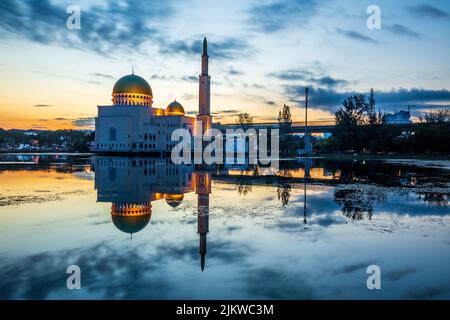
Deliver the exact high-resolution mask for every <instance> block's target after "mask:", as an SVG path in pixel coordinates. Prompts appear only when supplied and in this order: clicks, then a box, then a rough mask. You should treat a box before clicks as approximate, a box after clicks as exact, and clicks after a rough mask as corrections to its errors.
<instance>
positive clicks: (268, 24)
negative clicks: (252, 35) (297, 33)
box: [248, 0, 318, 32]
mask: <svg viewBox="0 0 450 320" xmlns="http://www.w3.org/2000/svg"><path fill="white" fill-rule="evenodd" d="M317 8H318V3H317V1H316V0H302V1H297V0H279V1H276V2H274V3H270V4H258V5H256V6H254V7H252V8H251V9H250V11H249V15H250V17H249V20H248V24H249V25H250V26H252V27H256V28H258V29H259V30H261V31H263V32H277V31H280V30H283V29H285V28H287V27H289V26H291V25H294V24H295V25H302V24H305V23H307V22H309V20H310V19H311V18H312V17H313V16H314V15H315V14H316V13H317Z"/></svg>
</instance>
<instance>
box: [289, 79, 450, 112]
mask: <svg viewBox="0 0 450 320" xmlns="http://www.w3.org/2000/svg"><path fill="white" fill-rule="evenodd" d="M284 93H285V95H286V96H287V97H289V99H290V101H293V102H297V103H299V104H303V102H304V93H305V86H302V85H286V86H284ZM353 93H355V92H354V91H336V90H334V89H324V88H317V87H310V88H309V102H310V105H311V107H312V108H317V109H322V110H325V111H330V112H334V111H335V110H336V109H337V108H338V107H340V105H341V104H342V101H344V99H345V98H346V97H348V96H349V95H351V94H353ZM375 100H376V102H377V105H378V106H379V107H385V108H389V107H395V106H402V105H403V106H407V105H416V104H430V103H436V102H443V101H450V91H449V90H446V89H441V90H431V89H420V88H412V89H405V88H399V89H392V90H390V91H377V90H375Z"/></svg>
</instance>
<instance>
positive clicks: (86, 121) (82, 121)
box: [72, 117, 95, 127]
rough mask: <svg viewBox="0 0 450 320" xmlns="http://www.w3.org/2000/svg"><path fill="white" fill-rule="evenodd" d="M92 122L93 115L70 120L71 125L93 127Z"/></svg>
mask: <svg viewBox="0 0 450 320" xmlns="http://www.w3.org/2000/svg"><path fill="white" fill-rule="evenodd" d="M94 124H95V122H94V117H85V118H78V119H74V120H72V125H74V126H76V127H93V126H94Z"/></svg>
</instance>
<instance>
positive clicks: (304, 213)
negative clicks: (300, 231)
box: [303, 177, 307, 224]
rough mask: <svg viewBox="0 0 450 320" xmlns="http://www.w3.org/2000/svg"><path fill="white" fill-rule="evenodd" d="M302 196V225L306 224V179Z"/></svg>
mask: <svg viewBox="0 0 450 320" xmlns="http://www.w3.org/2000/svg"><path fill="white" fill-rule="evenodd" d="M303 188H304V194H303V224H307V221H306V177H305V182H304V187H303Z"/></svg>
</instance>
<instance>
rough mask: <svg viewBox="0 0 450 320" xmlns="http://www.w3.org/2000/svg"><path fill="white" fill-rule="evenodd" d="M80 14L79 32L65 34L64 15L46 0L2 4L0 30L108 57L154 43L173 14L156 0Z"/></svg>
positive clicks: (87, 9)
mask: <svg viewBox="0 0 450 320" xmlns="http://www.w3.org/2000/svg"><path fill="white" fill-rule="evenodd" d="M149 2H151V3H149ZM81 10H82V11H81V12H82V13H81V30H68V29H67V28H66V19H67V17H68V14H67V13H66V6H64V5H62V4H57V3H54V2H51V1H49V0H41V1H32V0H24V1H20V2H17V1H12V0H4V1H2V2H1V3H0V30H1V31H2V33H6V34H8V35H12V36H18V37H22V38H25V39H28V40H30V41H33V42H38V43H43V44H57V45H60V46H66V47H73V48H78V49H87V50H91V51H95V52H98V53H100V54H102V55H108V54H111V53H114V52H117V51H118V50H126V51H130V50H138V49H140V48H141V47H142V46H143V45H145V44H147V43H158V40H159V37H161V36H162V34H161V33H162V31H163V30H164V22H165V21H166V19H168V17H169V16H170V15H172V14H173V13H174V10H173V8H172V5H171V2H170V1H158V0H153V1H146V2H142V1H139V0H127V1H122V2H121V3H120V4H119V3H112V2H105V3H104V4H103V5H94V6H91V7H82V8H81ZM136 35H145V37H144V38H143V37H139V36H136ZM146 41H147V43H146ZM119 48H120V49H119Z"/></svg>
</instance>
